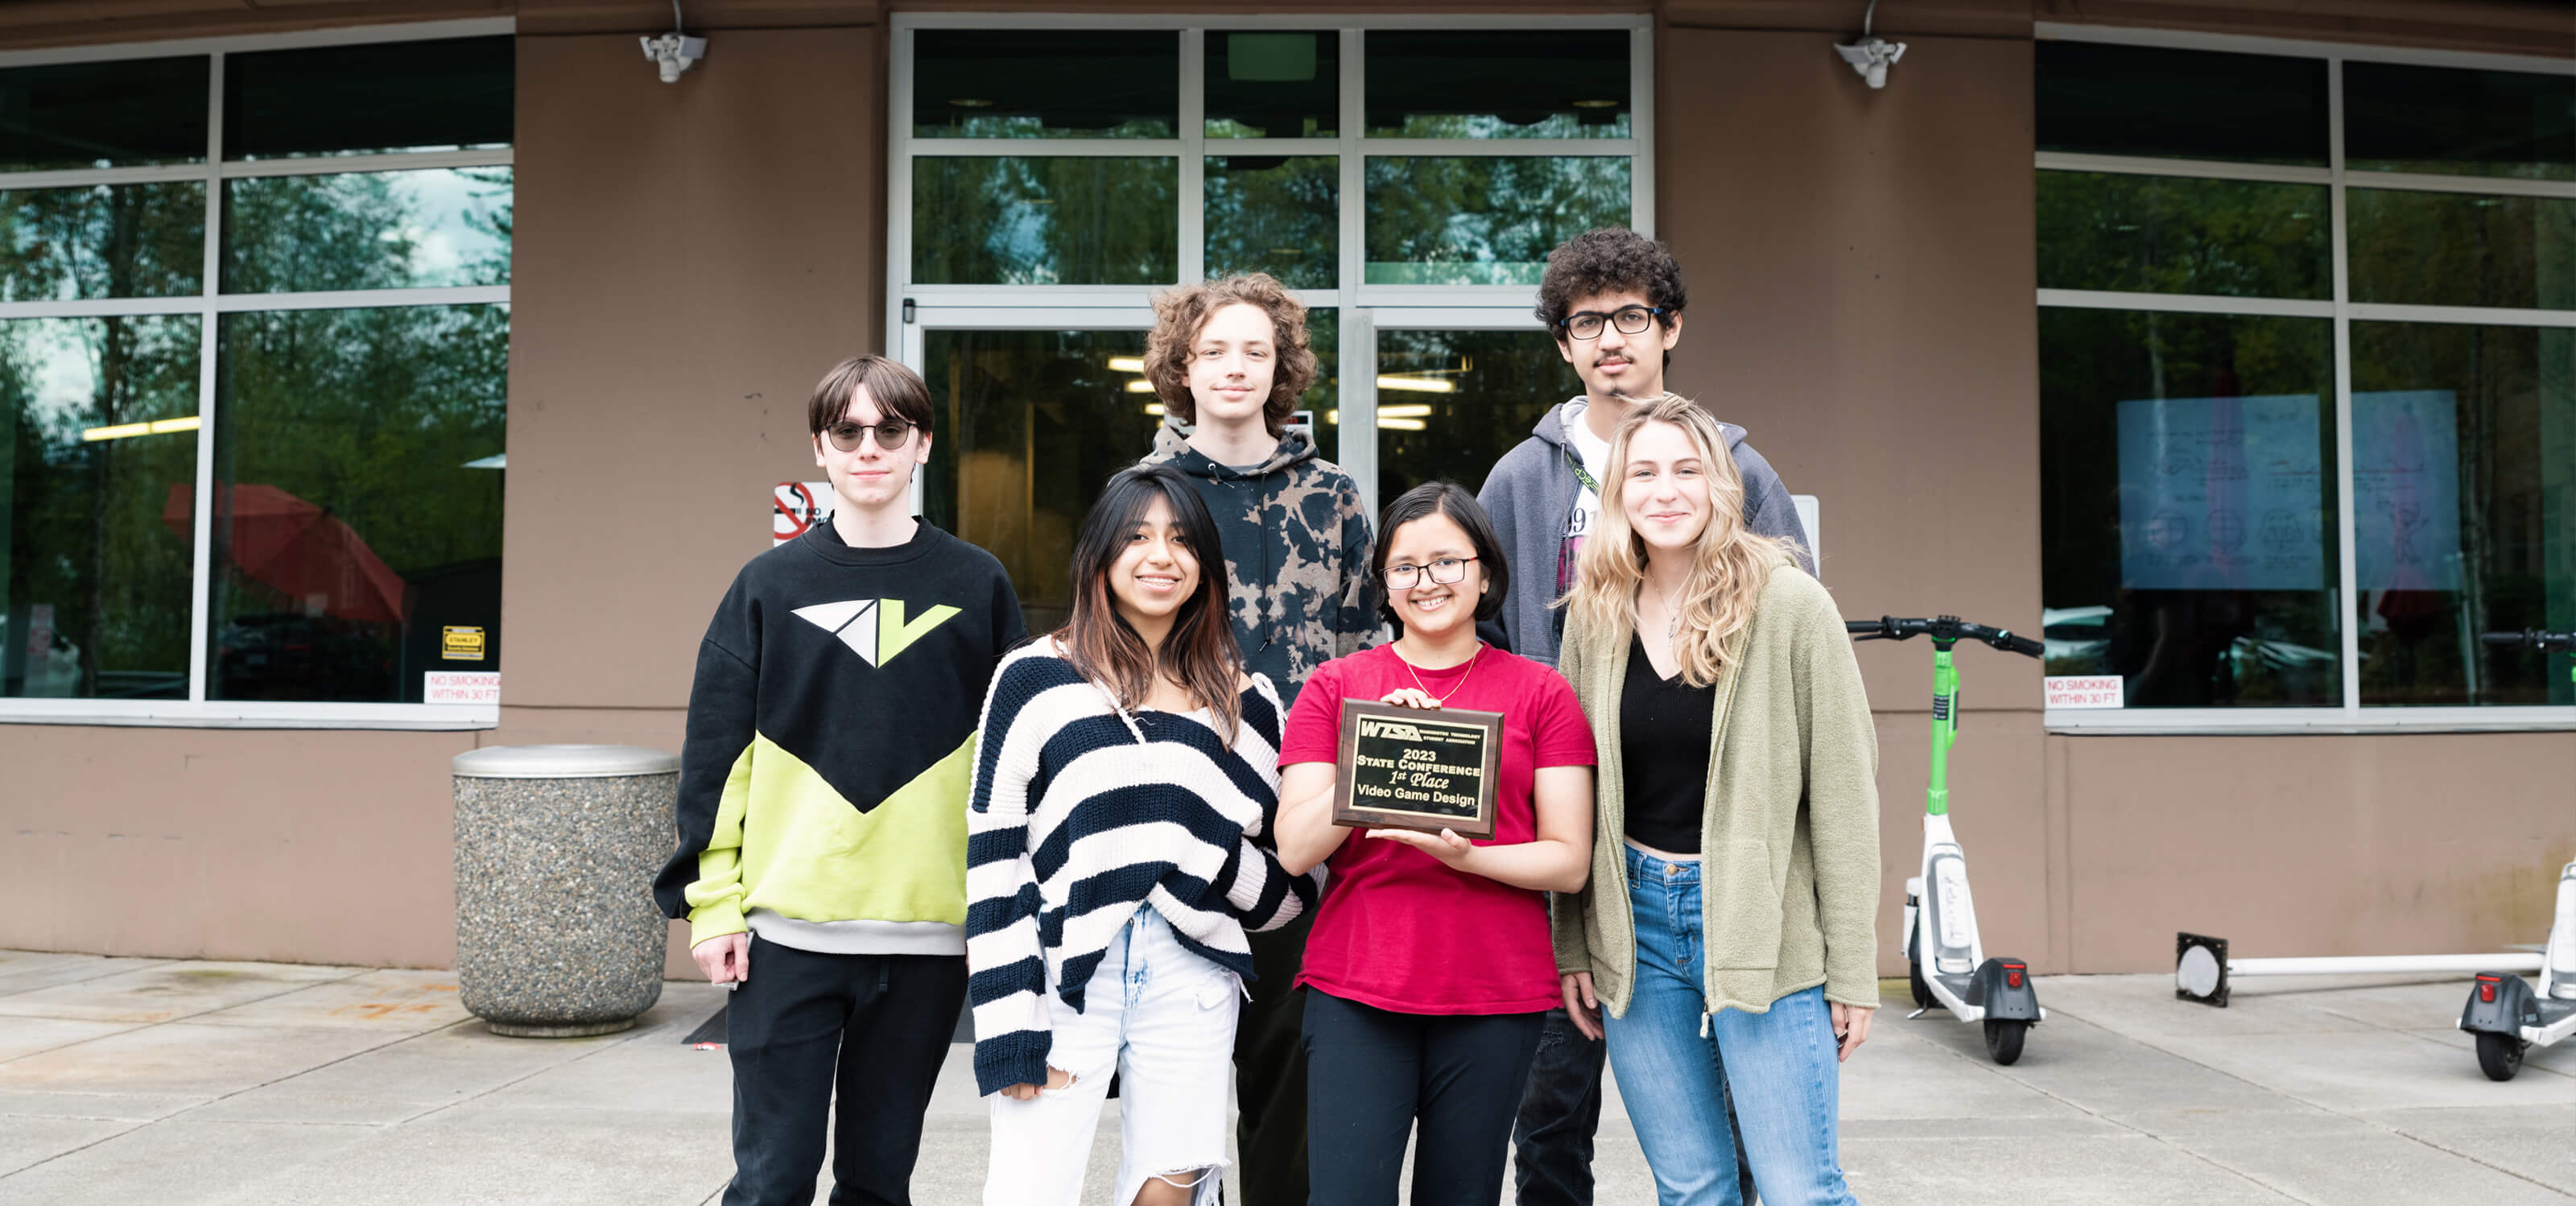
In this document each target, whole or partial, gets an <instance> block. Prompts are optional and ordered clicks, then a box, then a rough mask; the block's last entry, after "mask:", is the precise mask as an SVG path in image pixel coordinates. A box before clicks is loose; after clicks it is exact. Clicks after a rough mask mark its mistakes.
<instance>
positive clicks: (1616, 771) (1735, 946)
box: [1554, 562, 1879, 1017]
mask: <svg viewBox="0 0 2576 1206" xmlns="http://www.w3.org/2000/svg"><path fill="white" fill-rule="evenodd" d="M1629 637H1630V628H1629V626H1628V625H1627V624H1625V623H1621V624H1618V625H1616V626H1614V628H1612V629H1610V630H1601V629H1596V628H1593V627H1591V626H1589V625H1586V624H1584V623H1583V622H1582V621H1581V620H1580V619H1579V618H1571V617H1570V618H1569V619H1568V621H1567V623H1566V628H1565V647H1564V650H1563V652H1562V654H1561V655H1560V659H1559V661H1558V662H1557V669H1558V670H1559V671H1560V672H1562V673H1563V674H1564V675H1565V677H1566V679H1567V680H1568V681H1570V682H1572V683H1573V684H1574V694H1575V698H1576V699H1578V700H1581V701H1582V703H1583V713H1584V715H1585V716H1587V717H1590V718H1591V721H1592V740H1593V746H1594V748H1595V749H1596V750H1598V751H1599V755H1600V759H1601V764H1600V767H1599V769H1598V771H1597V772H1596V777H1595V779H1594V782H1595V783H1596V784H1597V785H1598V787H1597V799H1598V803H1597V805H1596V806H1595V807H1594V809H1593V818H1594V819H1593V836H1592V877H1591V879H1590V880H1588V881H1587V882H1586V883H1585V884H1584V886H1583V891H1582V893H1581V894H1580V895H1577V896H1558V897H1556V898H1555V909H1554V926H1555V935H1556V966H1557V970H1558V971H1560V972H1565V973H1572V972H1581V971H1588V972H1590V973H1592V983H1593V990H1594V991H1595V992H1596V993H1598V994H1599V996H1600V998H1601V1004H1602V1007H1603V1008H1605V1009H1608V1010H1609V1011H1610V1013H1611V1015H1612V1016H1614V1017H1625V1016H1626V1015H1627V1010H1628V996H1629V992H1630V990H1631V988H1632V987H1633V986H1634V984H1635V983H1636V976H1637V929H1636V924H1635V921H1634V919H1633V917H1632V916H1631V915H1630V912H1629V908H1628V864H1627V858H1626V855H1625V846H1626V835H1627V821H1626V809H1625V808H1624V807H1623V800H1622V796H1623V793H1624V785H1625V782H1626V780H1625V778H1624V775H1623V772H1622V769H1621V767H1620V758H1619V692H1620V688H1621V686H1622V685H1623V684H1624V683H1625V681H1626V679H1627V669H1628V642H1629ZM1734 644H1735V648H1736V649H1737V650H1738V651H1739V655H1740V656H1739V660H1738V662H1737V663H1736V669H1734V670H1732V671H1730V672H1729V673H1727V674H1726V675H1725V676H1724V677H1722V678H1720V679H1719V680H1718V684H1717V690H1716V692H1715V695H1716V698H1717V703H1716V709H1717V715H1716V722H1715V723H1714V724H1713V725H1712V726H1711V747H1710V757H1709V766H1710V768H1711V770H1712V772H1713V773H1712V774H1710V775H1709V781H1708V800H1707V808H1706V812H1705V814H1704V818H1703V820H1702V821H1701V825H1700V833H1701V838H1700V858H1701V873H1700V883H1701V900H1702V906H1703V909H1704V915H1703V917H1702V919H1701V924H1702V931H1701V932H1702V933H1703V934H1704V935H1705V938H1706V942H1707V964H1708V971H1707V975H1708V979H1707V983H1706V984H1705V985H1704V986H1703V992H1704V994H1705V998H1704V999H1705V1001H1706V1004H1705V1006H1704V1008H1705V1009H1706V1010H1707V1012H1709V1013H1716V1012H1717V1011H1719V1010H1722V1009H1740V1010H1743V1011H1744V1012H1746V1013H1762V1012H1765V1011H1767V1010H1769V1009H1770V1008H1771V1002H1773V1001H1776V1000H1778V999H1780V998H1781V997H1784V996H1787V995H1788V994H1790V993H1793V992H1799V991H1801V990H1804V989H1807V988H1811V987H1814V986H1815V985H1818V984H1822V985H1824V986H1825V997H1826V999H1827V1000H1831V1001H1839V1002H1842V1003H1843V1004H1846V1005H1859V1006H1865V1007H1869V1008H1876V1007H1877V1005H1878V968H1877V965H1878V932H1877V926H1878V887H1879V884H1878V879H1879V865H1878V734H1877V731H1876V729H1875V728H1874V727H1873V726H1872V724H1871V722H1870V715H1869V699H1868V696H1867V695H1866V694H1864V693H1863V691H1862V689H1861V682H1860V666H1859V663H1858V662H1856V661H1855V660H1853V657H1852V646H1851V638H1850V637H1848V636H1846V635H1845V634H1844V629H1843V620H1842V615H1841V613H1840V612H1838V611H1837V610H1836V609H1835V607H1834V601H1833V597H1832V596H1831V595H1828V594H1826V593H1825V588H1824V585H1823V584H1822V583H1820V582H1817V581H1816V580H1815V579H1814V578H1812V577H1809V576H1808V575H1807V574H1806V573H1805V572H1804V571H1802V570H1800V569H1798V568H1797V567H1796V566H1794V565H1791V564H1789V563H1787V562H1782V563H1781V564H1780V565H1779V567H1778V568H1775V569H1774V570H1772V571H1771V579H1770V581H1769V582H1768V583H1766V584H1765V585H1764V587H1763V590H1762V597H1761V600H1760V601H1759V602H1758V603H1757V604H1756V605H1755V608H1754V613H1753V622H1752V623H1751V624H1749V625H1747V626H1746V627H1745V629H1744V631H1742V632H1740V633H1738V634H1737V635H1736V637H1735V642H1734Z"/></svg>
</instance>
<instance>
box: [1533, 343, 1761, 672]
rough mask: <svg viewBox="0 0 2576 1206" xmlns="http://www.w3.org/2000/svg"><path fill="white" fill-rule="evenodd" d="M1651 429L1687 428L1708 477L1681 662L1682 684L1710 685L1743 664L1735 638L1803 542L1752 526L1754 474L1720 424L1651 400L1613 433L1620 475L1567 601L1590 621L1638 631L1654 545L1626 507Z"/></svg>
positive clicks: (1605, 489) (1680, 640)
mask: <svg viewBox="0 0 2576 1206" xmlns="http://www.w3.org/2000/svg"><path fill="white" fill-rule="evenodd" d="M1649 423H1664V424H1669V425H1671V426H1674V427H1678V428H1681V429H1682V433H1683V434H1684V435H1687V436H1689V437H1690V441H1691V444H1692V445H1693V450H1694V451H1695V452H1697V453H1698V454H1699V460H1700V465H1701V466H1702V468H1701V472H1702V473H1703V474H1705V475H1706V476H1707V480H1708V503H1709V517H1708V526H1707V527H1704V528H1702V529H1700V534H1699V539H1698V541H1697V542H1695V543H1694V544H1693V545H1692V547H1691V573H1690V579H1689V581H1688V582H1687V583H1686V584H1685V585H1684V586H1683V587H1682V592H1681V594H1682V597H1681V599H1680V600H1679V608H1678V610H1679V612H1680V615H1681V629H1680V631H1679V632H1677V633H1675V634H1674V637H1673V660H1675V661H1677V662H1679V663H1680V664H1681V674H1682V681H1684V682H1686V683H1689V684H1690V685H1691V686H1694V687H1705V686H1708V685H1709V684H1711V683H1714V682H1716V681H1717V678H1718V675H1720V674H1722V673H1724V672H1725V671H1726V669H1727V668H1728V666H1729V665H1730V664H1731V663H1732V662H1733V661H1734V657H1733V656H1732V654H1731V653H1730V651H1729V650H1728V648H1727V642H1728V641H1729V640H1731V639H1732V638H1733V637H1734V636H1735V634H1736V633H1737V632H1740V631H1742V630H1743V628H1744V627H1745V626H1746V625H1748V624H1751V623H1752V622H1753V605H1754V603H1755V602H1756V601H1757V600H1758V599H1760V598H1761V596H1762V588H1763V586H1764V585H1765V584H1767V583H1768V582H1770V580H1771V571H1772V570H1773V569H1774V568H1776V567H1777V566H1778V565H1779V564H1780V562H1781V560H1782V559H1783V558H1787V559H1789V560H1790V563H1791V564H1795V563H1796V555H1797V547H1798V546H1797V545H1796V544H1795V543H1794V542H1792V541H1788V540H1782V539H1777V538H1774V537H1770V536H1761V535H1757V534H1755V533H1754V532H1752V531H1751V530H1749V529H1747V528H1746V527H1745V526H1744V475H1743V473H1742V472H1741V471H1739V470H1738V469H1736V467H1735V457H1734V455H1733V454H1732V452H1731V450H1729V449H1728V448H1727V446H1726V433H1725V432H1724V431H1722V430H1720V429H1719V427H1718V425H1717V419H1716V417H1715V416H1712V415H1710V414H1709V413H1708V412H1707V411H1705V410H1702V409H1700V407H1699V404H1698V403H1696V402H1693V401H1691V400H1690V399H1688V398H1685V397H1683V396H1681V395H1680V394H1669V393H1668V394H1665V395H1664V396H1662V397H1660V398H1657V399H1655V400H1654V401H1651V402H1644V403H1641V404H1640V405H1639V406H1638V407H1637V408H1636V409H1635V410H1634V411H1632V412H1630V413H1629V415H1628V417H1627V419H1626V420H1624V421H1622V422H1621V423H1620V424H1619V430H1618V431H1617V433H1615V434H1613V435H1612V436H1611V437H1610V465H1609V469H1610V471H1609V472H1608V473H1606V474H1604V475H1602V479H1601V481H1602V498H1601V518H1600V520H1599V524H1598V526H1597V527H1596V528H1595V529H1594V530H1593V533H1592V535H1591V537H1590V538H1589V539H1587V540H1585V541H1584V542H1583V552H1582V554H1581V555H1580V556H1578V557H1577V558H1576V560H1575V576H1574V589H1572V590H1569V591H1567V592H1566V593H1565V598H1564V599H1562V600H1560V602H1562V603H1563V604H1565V606H1566V608H1567V610H1568V611H1569V612H1570V613H1571V618H1574V619H1579V620H1581V621H1582V622H1583V623H1585V624H1587V625H1592V626H1595V627H1599V628H1609V629H1614V630H1615V628H1616V627H1617V626H1621V625H1624V626H1626V627H1627V628H1628V629H1629V630H1631V631H1633V630H1635V628H1636V626H1637V591H1638V590H1639V588H1641V587H1643V586H1644V585H1645V582H1646V542H1645V539H1644V538H1643V537H1640V536H1638V535H1637V531H1636V529H1635V528H1633V527H1631V526H1629V523H1628V508H1627V506H1626V498H1625V496H1626V488H1627V487H1626V483H1627V480H1628V445H1629V444H1630V443H1632V442H1633V441H1634V440H1635V439H1636V436H1637V433H1638V432H1639V431H1642V430H1644V429H1645V427H1646V425H1647V424H1649Z"/></svg>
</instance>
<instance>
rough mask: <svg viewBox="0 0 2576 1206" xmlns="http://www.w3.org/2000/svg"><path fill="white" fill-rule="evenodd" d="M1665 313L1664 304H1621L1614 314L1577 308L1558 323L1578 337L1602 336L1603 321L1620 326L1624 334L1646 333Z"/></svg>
mask: <svg viewBox="0 0 2576 1206" xmlns="http://www.w3.org/2000/svg"><path fill="white" fill-rule="evenodd" d="M1663 313H1664V308H1663V307H1662V306H1621V307H1619V309H1618V311H1617V312H1616V313H1612V314H1604V313H1602V312H1600V311H1599V310H1577V311H1575V312H1574V313H1572V314H1568V315H1566V316H1565V317H1564V318H1563V319H1562V320H1560V321H1558V323H1557V324H1556V325H1558V326H1560V327H1563V328H1565V333H1566V334H1568V335H1571V336H1573V337H1575V338H1576V339H1599V338H1601V324H1602V323H1603V322H1608V323H1609V324H1610V325H1611V326H1614V327H1617V328H1619V333H1620V334H1622V335H1643V334H1645V333H1646V328H1648V327H1651V326H1653V325H1655V320H1656V319H1657V318H1660V317H1662V316H1663Z"/></svg>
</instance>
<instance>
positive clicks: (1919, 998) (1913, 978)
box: [1905, 959, 1932, 1009]
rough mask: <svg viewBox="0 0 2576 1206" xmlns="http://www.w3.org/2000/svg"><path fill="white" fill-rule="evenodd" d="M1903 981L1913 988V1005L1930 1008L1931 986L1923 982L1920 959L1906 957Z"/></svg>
mask: <svg viewBox="0 0 2576 1206" xmlns="http://www.w3.org/2000/svg"><path fill="white" fill-rule="evenodd" d="M1905 981H1906V986H1907V987H1908V988H1911V989H1913V990H1914V1007H1915V1008H1917V1009H1930V1008H1932V986H1931V985H1929V984H1926V983H1924V982H1923V961H1922V960H1920V959H1908V960H1906V961H1905Z"/></svg>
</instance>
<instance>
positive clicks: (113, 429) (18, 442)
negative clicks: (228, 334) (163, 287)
mask: <svg viewBox="0 0 2576 1206" xmlns="http://www.w3.org/2000/svg"><path fill="white" fill-rule="evenodd" d="M197 332H198V327H197V319H196V318H195V317H194V316H180V315H172V316H144V317H104V318H39V319H19V320H15V321H9V322H0V565H5V566H6V567H7V569H6V575H5V577H0V617H5V622H0V695H21V696H24V695H34V696H52V697H69V698H123V699H184V698H186V697H187V694H188V583H189V577H190V573H191V565H192V558H191V556H190V549H191V539H190V537H191V533H190V531H189V528H188V523H187V521H188V519H189V515H190V513H189V511H188V510H187V506H186V498H185V494H184V492H185V491H186V490H187V489H188V487H189V484H190V483H192V482H193V481H194V480H195V477H196V471H197V438H198V433H197V420H196V412H197V363H198V359H197V357H198V342H199V340H198V334H197ZM173 508H176V510H175V516H174V514H173ZM174 517H175V518H176V520H177V521H178V522H176V523H172V522H170V520H171V519H172V518H174Z"/></svg>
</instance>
